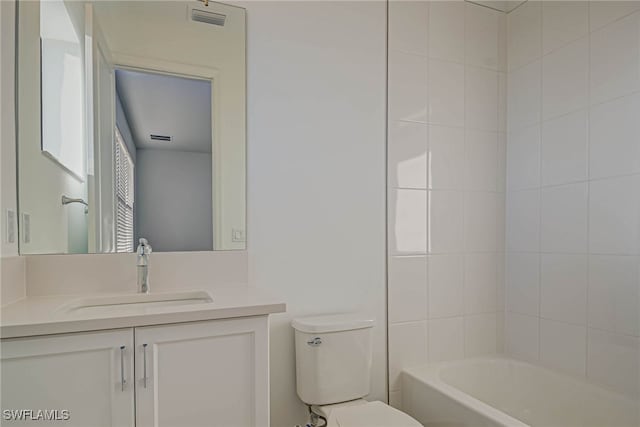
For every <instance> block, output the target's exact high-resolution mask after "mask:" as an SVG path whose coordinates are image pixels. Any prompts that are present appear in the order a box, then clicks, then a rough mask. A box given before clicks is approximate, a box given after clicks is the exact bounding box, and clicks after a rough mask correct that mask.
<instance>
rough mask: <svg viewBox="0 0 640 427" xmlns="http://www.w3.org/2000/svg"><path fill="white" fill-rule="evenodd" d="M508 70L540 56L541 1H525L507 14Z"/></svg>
mask: <svg viewBox="0 0 640 427" xmlns="http://www.w3.org/2000/svg"><path fill="white" fill-rule="evenodd" d="M507 28H508V33H507V43H508V53H507V57H508V64H509V71H513V70H516V69H518V68H520V67H522V66H523V65H526V64H528V63H530V62H531V61H534V60H535V59H537V58H539V57H540V54H541V52H542V2H540V1H531V0H529V1H527V2H526V3H525V4H523V5H522V6H520V7H518V8H517V9H515V10H514V11H513V12H511V13H510V14H509V16H508V21H507Z"/></svg>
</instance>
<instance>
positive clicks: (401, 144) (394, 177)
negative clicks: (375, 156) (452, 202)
mask: <svg viewBox="0 0 640 427" xmlns="http://www.w3.org/2000/svg"><path fill="white" fill-rule="evenodd" d="M427 134H428V128H427V125H426V124H422V123H412V122H392V123H391V124H390V125H389V140H390V141H393V143H392V144H389V147H388V160H387V161H388V165H389V171H388V174H389V185H390V186H391V187H393V188H422V189H426V188H427Z"/></svg>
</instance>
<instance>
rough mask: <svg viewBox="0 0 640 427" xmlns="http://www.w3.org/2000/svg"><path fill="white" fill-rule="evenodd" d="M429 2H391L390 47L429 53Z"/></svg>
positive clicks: (417, 53) (397, 50) (396, 49)
mask: <svg viewBox="0 0 640 427" xmlns="http://www.w3.org/2000/svg"><path fill="white" fill-rule="evenodd" d="M428 19H429V4H428V3H427V2H420V1H391V2H389V33H391V34H393V37H389V49H390V50H391V51H394V52H406V53H413V54H416V55H422V56H426V55H427V47H428V30H427V26H426V25H425V22H427V21H428Z"/></svg>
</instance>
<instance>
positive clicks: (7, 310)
mask: <svg viewBox="0 0 640 427" xmlns="http://www.w3.org/2000/svg"><path fill="white" fill-rule="evenodd" d="M193 290H198V289H193ZM180 291H183V289H180ZM207 292H208V293H209V294H210V295H211V297H212V299H213V301H212V302H205V303H200V304H191V305H176V306H162V307H136V308H130V309H120V308H119V309H117V310H113V312H109V311H107V312H104V311H102V312H100V313H86V312H69V311H65V310H63V309H61V308H62V307H64V306H66V305H68V304H70V303H72V302H73V301H75V300H78V299H79V298H83V297H84V298H86V297H96V296H106V295H113V294H92V295H64V296H60V295H56V296H39V297H27V298H24V299H21V300H19V301H16V302H14V303H12V304H9V305H6V306H4V307H2V308H0V311H1V315H0V337H1V338H16V337H26V336H34V335H49V334H61V333H68V332H81V331H94V330H101V329H117V328H131V327H136V326H148V325H159V324H167V323H179V322H193V321H198V320H214V319H228V318H234V317H247V316H263V315H267V314H272V313H282V312H284V311H285V310H286V304H285V303H284V302H282V301H281V300H278V299H276V298H273V297H271V296H269V295H268V294H267V293H265V292H263V291H261V290H259V289H255V288H252V287H248V286H228V287H217V288H215V289H213V290H207ZM131 293H132V294H133V293H134V292H131ZM152 293H153V292H152ZM117 295H123V294H122V293H119V294H117Z"/></svg>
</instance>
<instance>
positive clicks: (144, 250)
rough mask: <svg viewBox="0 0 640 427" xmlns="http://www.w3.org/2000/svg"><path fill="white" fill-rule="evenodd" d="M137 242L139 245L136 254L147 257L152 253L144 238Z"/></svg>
mask: <svg viewBox="0 0 640 427" xmlns="http://www.w3.org/2000/svg"><path fill="white" fill-rule="evenodd" d="M138 242H139V244H138V247H137V248H136V252H138V255H149V254H150V253H151V252H152V251H153V248H152V247H151V245H150V244H149V242H148V241H147V239H145V238H144V237H141V238H140V239H139V240H138Z"/></svg>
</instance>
